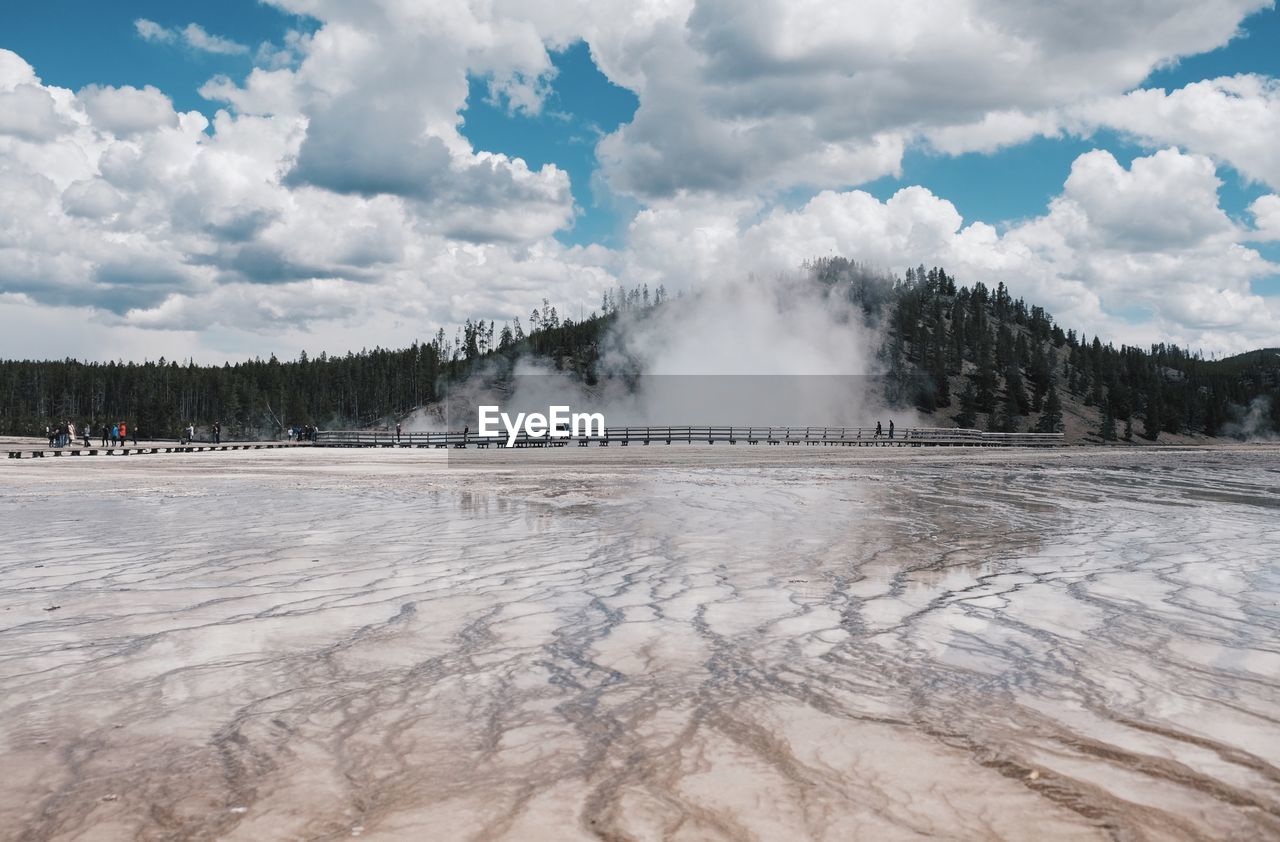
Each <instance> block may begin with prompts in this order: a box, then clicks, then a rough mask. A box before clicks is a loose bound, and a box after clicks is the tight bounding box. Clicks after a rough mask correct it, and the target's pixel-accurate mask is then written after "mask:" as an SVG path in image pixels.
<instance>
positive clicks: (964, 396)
mask: <svg viewBox="0 0 1280 842" xmlns="http://www.w3.org/2000/svg"><path fill="white" fill-rule="evenodd" d="M955 421H956V424H957V425H959V426H960V427H963V428H964V429H966V430H971V429H973V428H974V427H975V426H977V424H978V396H977V393H976V392H975V391H974V388H973V381H969V382H968V383H965V385H964V389H962V390H961V391H960V414H959V415H957V416H956V417H955Z"/></svg>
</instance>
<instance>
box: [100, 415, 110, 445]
mask: <svg viewBox="0 0 1280 842" xmlns="http://www.w3.org/2000/svg"><path fill="white" fill-rule="evenodd" d="M110 433H111V425H110V424H108V423H107V422H106V421H103V422H102V446H103V447H106V446H107V436H108V435H110Z"/></svg>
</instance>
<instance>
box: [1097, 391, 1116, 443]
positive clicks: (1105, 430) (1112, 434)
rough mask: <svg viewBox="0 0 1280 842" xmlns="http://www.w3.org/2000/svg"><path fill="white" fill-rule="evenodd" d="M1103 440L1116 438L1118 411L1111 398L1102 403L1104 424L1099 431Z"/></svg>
mask: <svg viewBox="0 0 1280 842" xmlns="http://www.w3.org/2000/svg"><path fill="white" fill-rule="evenodd" d="M1098 433H1099V435H1101V436H1102V440H1103V441H1115V440H1116V413H1115V410H1114V409H1113V408H1112V406H1111V399H1110V398H1109V397H1108V398H1107V400H1105V401H1103V404H1102V424H1101V426H1100V428H1099V431H1098Z"/></svg>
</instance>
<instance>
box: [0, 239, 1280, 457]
mask: <svg viewBox="0 0 1280 842" xmlns="http://www.w3.org/2000/svg"><path fill="white" fill-rule="evenodd" d="M806 270H807V271H808V272H809V274H810V277H811V278H812V281H813V282H814V283H815V284H818V285H820V286H821V287H822V289H823V291H824V292H825V293H826V294H828V295H833V296H847V298H848V299H849V300H850V301H852V302H853V303H855V304H857V305H858V306H859V307H860V308H861V310H862V312H863V314H864V317H865V320H866V322H867V324H868V325H869V326H871V327H872V328H874V329H876V330H879V331H881V335H882V336H883V338H884V341H883V345H882V348H881V352H880V354H881V362H882V364H883V370H884V372H885V377H884V385H885V392H886V396H887V397H888V398H889V400H890V401H891V403H895V404H897V405H902V406H913V407H914V408H916V409H917V410H918V411H919V412H921V413H924V414H925V416H926V418H928V419H932V421H933V422H934V423H938V424H945V425H952V424H958V425H960V426H965V427H981V428H984V429H992V430H1010V431H1011V430H1028V429H1037V430H1061V429H1063V427H1064V426H1065V427H1066V428H1067V432H1068V438H1069V439H1074V440H1082V439H1090V440H1115V439H1126V438H1128V439H1134V440H1148V441H1152V440H1160V437H1161V436H1162V435H1163V436H1166V437H1168V436H1169V435H1171V434H1172V435H1176V436H1186V435H1194V436H1224V435H1230V436H1236V437H1243V436H1265V435H1275V434H1277V433H1280V349H1263V350H1259V351H1254V352H1250V353H1248V354H1241V355H1238V356H1235V357H1230V358H1228V359H1223V360H1217V361H1210V360H1205V359H1203V358H1201V357H1200V356H1199V355H1197V354H1193V353H1190V352H1188V351H1186V350H1184V349H1181V348H1178V347H1176V346H1172V345H1156V346H1153V347H1150V348H1145V349H1143V348H1135V347H1128V346H1123V345H1122V346H1120V347H1119V348H1117V347H1115V346H1114V345H1112V344H1111V343H1104V342H1103V341H1102V339H1101V338H1099V337H1097V336H1094V337H1092V338H1090V337H1086V336H1085V335H1083V334H1079V333H1077V332H1076V330H1074V329H1065V330H1064V328H1063V327H1061V326H1059V325H1058V324H1056V323H1055V321H1054V320H1053V318H1052V316H1051V315H1050V314H1049V313H1047V312H1046V311H1045V310H1044V309H1043V308H1041V307H1037V306H1034V305H1028V304H1027V303H1026V302H1025V301H1023V300H1022V299H1014V298H1012V297H1011V296H1010V295H1009V293H1008V291H1007V290H1006V289H1005V288H1004V286H1003V285H998V286H997V287H996V288H995V289H994V290H993V289H990V288H988V287H987V286H986V285H985V284H983V283H981V282H975V283H973V284H972V286H966V285H963V284H961V283H958V282H957V280H956V279H955V278H954V277H952V276H951V275H949V274H947V272H946V271H945V270H944V269H941V268H933V269H928V270H926V269H925V268H924V267H919V268H916V269H910V270H908V271H907V273H906V276H905V277H901V278H894V277H886V276H883V275H879V274H876V273H873V272H868V271H866V270H865V269H863V268H862V267H859V266H858V265H857V264H854V263H852V262H850V261H848V260H845V259H843V258H824V259H821V260H817V261H814V262H813V263H811V264H808V265H807V266H806ZM685 304H686V302H683V301H681V300H678V299H677V300H667V299H666V296H665V291H664V290H662V289H658V290H656V291H654V292H653V293H652V295H651V294H650V292H649V290H648V289H645V288H642V289H637V290H622V289H619V290H617V291H614V292H611V293H609V294H607V295H606V296H605V297H604V300H603V301H602V302H601V309H600V311H599V312H597V313H593V314H592V315H591V317H589V318H586V319H583V320H581V321H579V322H574V321H572V320H570V319H564V320H561V319H560V318H559V317H558V315H557V313H556V310H555V308H554V307H552V306H551V305H550V304H549V303H547V302H544V306H543V307H542V308H539V309H535V310H534V312H533V313H532V314H531V316H530V319H529V330H528V332H527V333H526V332H525V330H524V327H523V326H522V325H521V323H520V320H519V319H515V320H514V321H513V322H511V323H508V324H504V325H502V326H501V327H498V326H497V325H496V324H495V323H494V322H492V321H488V322H485V321H468V322H467V323H466V325H464V326H463V327H462V328H460V329H459V330H458V332H457V335H456V336H455V337H453V339H452V340H450V339H447V338H446V336H445V334H444V332H443V331H442V330H441V331H438V332H437V333H436V334H435V337H434V338H433V339H432V340H431V341H430V342H424V343H416V344H414V345H412V346H410V347H409V348H404V349H399V350H385V349H381V348H376V349H374V350H371V351H370V350H365V351H361V352H359V353H348V354H347V355H345V356H340V357H339V356H334V357H329V356H326V355H324V354H321V355H319V356H318V357H314V358H311V357H308V356H307V355H305V354H303V355H302V356H301V357H299V359H297V360H290V361H280V360H277V359H275V358H274V357H272V358H270V359H268V360H261V359H255V360H250V361H246V362H241V363H236V364H227V365H222V366H199V365H194V364H191V363H186V364H182V363H178V362H174V361H166V360H163V359H161V360H158V361H155V362H144V363H119V362H109V363H81V362H77V361H75V360H65V361H55V362H31V361H23V362H0V433H3V434H8V435H36V434H40V433H41V432H43V430H44V427H45V425H46V424H48V423H49V422H50V421H52V420H57V419H63V418H65V419H70V420H73V421H75V422H77V423H81V424H82V423H85V422H92V423H100V422H103V421H114V420H121V419H123V420H126V421H129V422H131V424H132V425H135V426H136V428H137V429H138V430H139V431H140V432H141V433H142V435H144V436H155V437H167V436H172V435H176V433H177V431H178V430H179V429H181V428H182V427H183V426H185V425H186V424H187V423H189V422H191V423H195V424H196V425H197V426H202V425H206V424H209V423H212V422H213V421H215V420H220V421H221V422H222V425H223V428H224V430H225V431H226V433H225V434H226V435H229V436H237V437H239V436H247V437H260V436H263V437H271V436H275V435H278V434H279V432H280V431H281V430H283V429H285V428H287V427H289V426H292V425H295V424H299V425H300V424H306V423H313V424H318V425H319V426H321V428H328V429H333V428H337V427H345V426H356V427H370V426H380V425H385V424H389V423H392V422H393V419H394V418H396V417H399V416H401V415H403V414H405V413H407V412H409V411H411V410H412V409H414V408H417V407H421V406H424V405H430V404H431V403H433V402H434V401H436V400H437V398H438V396H439V394H440V393H441V391H442V389H443V387H444V385H445V384H446V383H448V382H450V381H456V380H460V379H465V378H466V377H467V376H468V375H469V373H471V372H472V371H474V370H475V369H476V367H477V366H483V368H484V370H485V371H486V372H490V373H491V372H493V371H500V370H502V369H504V368H507V369H509V368H510V366H511V364H512V363H513V362H514V361H515V360H516V359H518V358H520V357H522V356H531V357H535V358H539V359H541V360H543V361H544V362H546V363H547V364H549V365H550V366H552V367H554V368H558V369H562V370H566V371H571V372H573V373H575V374H576V375H578V376H581V377H583V378H586V379H590V378H592V377H593V376H594V375H595V374H596V373H598V372H597V368H598V366H599V363H600V355H601V346H602V344H603V343H604V341H605V338H606V336H607V335H608V333H609V331H610V330H611V329H612V328H613V327H614V325H615V324H616V322H617V320H618V318H619V315H620V314H621V313H623V312H628V311H631V312H634V313H639V314H641V316H642V317H644V318H662V314H663V310H664V309H665V308H671V307H682V306H685Z"/></svg>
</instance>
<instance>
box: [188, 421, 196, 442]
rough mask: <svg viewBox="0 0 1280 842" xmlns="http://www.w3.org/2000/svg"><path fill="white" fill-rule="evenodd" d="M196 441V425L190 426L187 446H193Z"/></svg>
mask: <svg viewBox="0 0 1280 842" xmlns="http://www.w3.org/2000/svg"><path fill="white" fill-rule="evenodd" d="M195 440H196V425H195V424H188V425H187V444H191V443H192V442H193V441H195Z"/></svg>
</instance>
